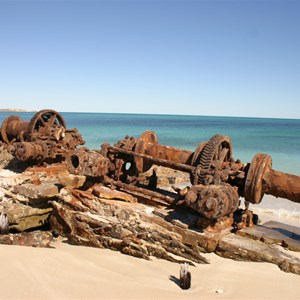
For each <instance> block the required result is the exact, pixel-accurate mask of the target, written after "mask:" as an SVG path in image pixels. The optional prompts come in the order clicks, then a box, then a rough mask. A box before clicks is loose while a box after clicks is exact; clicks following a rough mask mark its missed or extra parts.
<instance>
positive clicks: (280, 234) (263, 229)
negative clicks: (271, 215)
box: [237, 221, 300, 251]
mask: <svg viewBox="0 0 300 300" xmlns="http://www.w3.org/2000/svg"><path fill="white" fill-rule="evenodd" d="M237 234H238V235H240V236H244V237H248V238H252V239H254V240H259V241H263V242H264V243H266V244H276V245H281V246H283V247H285V248H287V249H289V250H292V251H300V229H299V228H298V227H295V226H291V225H287V224H283V223H280V222H275V221H269V222H267V223H265V224H263V225H257V226H254V227H248V228H243V229H242V230H239V231H238V232H237Z"/></svg>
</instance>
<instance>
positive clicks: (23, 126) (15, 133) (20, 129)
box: [1, 116, 28, 144]
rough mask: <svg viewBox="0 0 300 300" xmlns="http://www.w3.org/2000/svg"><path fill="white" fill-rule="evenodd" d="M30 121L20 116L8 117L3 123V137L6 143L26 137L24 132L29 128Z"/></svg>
mask: <svg viewBox="0 0 300 300" xmlns="http://www.w3.org/2000/svg"><path fill="white" fill-rule="evenodd" d="M27 127H28V122H25V121H23V120H22V119H21V118H20V117H18V116H9V117H7V118H6V119H5V120H4V121H3V122H2V125H1V137H2V140H3V141H4V142H5V143H6V144H11V143H12V142H14V141H16V140H18V141H22V140H23V139H24V134H25V132H26V130H27Z"/></svg>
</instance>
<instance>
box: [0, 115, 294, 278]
mask: <svg viewBox="0 0 300 300" xmlns="http://www.w3.org/2000/svg"><path fill="white" fill-rule="evenodd" d="M83 144H84V141H83V139H82V137H81V135H80V134H79V133H78V131H77V129H67V128H66V124H65V121H64V119H63V117H62V116H61V115H60V114H59V113H57V112H55V111H53V110H43V111H40V112H38V113H36V114H35V115H34V117H33V118H32V119H31V120H30V121H29V122H25V121H23V120H22V119H20V118H19V117H16V116H11V117H8V118H7V119H5V120H4V121H3V123H2V126H1V145H0V147H1V148H0V156H1V157H0V165H1V166H2V167H3V168H2V169H0V213H1V214H0V232H1V233H2V234H1V235H0V243H5V244H23V245H31V246H43V247H45V246H50V244H51V241H52V239H53V238H56V237H58V236H63V237H66V238H67V239H68V241H69V242H70V243H73V244H76V245H86V246H93V247H99V248H103V247H105V248H110V249H112V250H118V251H121V252H122V253H126V254H129V255H133V256H136V257H140V258H144V259H150V258H151V256H155V257H159V258H163V259H167V260H170V261H174V262H185V261H188V262H190V263H192V262H196V263H207V261H206V259H205V258H204V257H203V256H202V255H201V253H203V252H215V253H217V254H218V255H220V256H223V257H228V258H233V259H237V260H251V261H266V262H271V263H276V264H277V265H279V267H280V268H281V269H283V270H284V271H287V272H293V273H296V274H300V260H299V259H298V258H296V257H295V256H294V255H292V254H291V253H287V252H286V251H285V250H284V249H283V248H288V249H290V250H293V251H299V250H300V238H299V237H300V231H299V229H298V228H294V227H292V226H288V225H285V224H280V223H277V222H268V223H266V224H264V225H263V226H262V225H255V224H257V220H258V217H257V216H256V215H254V214H253V213H252V212H251V211H250V210H249V209H248V206H247V205H246V207H245V208H243V209H242V208H240V207H239V206H240V197H244V198H245V200H246V203H249V202H251V203H259V202H260V201H261V200H262V198H263V195H264V194H265V193H267V194H272V195H274V196H277V197H284V198H287V199H290V200H291V201H295V202H300V178H299V177H298V176H294V175H291V174H285V173H282V172H278V171H275V170H273V169H272V167H271V158H270V157H269V156H268V155H265V154H257V155H256V156H255V157H254V158H253V160H252V162H251V163H242V162H241V161H239V160H234V159H233V158H232V144H231V141H230V139H229V138H228V137H227V136H223V135H215V136H214V137H212V138H211V139H210V140H209V141H206V142H202V143H200V144H199V146H198V147H197V149H196V150H195V151H194V152H191V151H187V150H182V149H176V148H173V147H169V146H166V145H161V144H159V143H158V138H157V136H156V134H155V133H154V132H152V131H146V132H144V133H143V134H142V135H141V136H140V137H139V138H134V137H128V136H127V137H125V138H124V139H123V140H121V141H119V142H117V143H116V144H115V145H113V146H112V145H108V144H103V145H102V146H101V149H98V150H90V149H88V148H86V147H78V146H81V145H83ZM14 171H15V172H14ZM278 244H279V245H280V246H281V247H278Z"/></svg>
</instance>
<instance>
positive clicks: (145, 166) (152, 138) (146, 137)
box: [134, 131, 158, 173]
mask: <svg viewBox="0 0 300 300" xmlns="http://www.w3.org/2000/svg"><path fill="white" fill-rule="evenodd" d="M157 143H158V139H157V136H156V134H155V132H154V131H145V132H144V133H142V134H141V136H140V137H139V138H138V139H137V142H136V144H135V147H134V151H135V152H137V153H141V154H148V155H149V153H148V152H147V150H148V148H149V145H150V144H151V146H152V148H153V145H156V144H157ZM134 162H135V165H136V168H137V169H138V171H139V173H143V172H146V171H148V170H149V169H150V168H151V166H152V162H149V161H147V160H146V159H145V158H142V157H137V156H136V157H134Z"/></svg>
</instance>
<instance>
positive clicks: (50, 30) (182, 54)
mask: <svg viewBox="0 0 300 300" xmlns="http://www.w3.org/2000/svg"><path fill="white" fill-rule="evenodd" d="M0 108H22V109H27V110H40V109H46V108H48V109H55V110H57V111H60V112H66V111H74V112H75V111H76V112H77V111H79V112H81V111H82V112H113V113H151V114H152V113H153V114H181V115H182V114H183V115H210V116H247V117H278V118H297V119H299V118H300V0H294V1H293V0H283V1H277V0H274V1H269V0H264V1H263V0H261V1H259V0H258V1H250V0H239V1H234V0H230V1H226V0H223V1H222V0H219V1H214V0H211V1H208V0H207V1H203V0H198V1H197V0H194V1H191V0H182V1H180V0H173V1H172V0H161V1H159V0H152V1H151V0H131V1H126V0H123V1H121V0H119V1H117V0H110V1H108V0H107V1H104V0H103V1H101V0H98V1H97V0H93V1H89V0H82V1H80V0H74V1H72V0H66V1H61V0H35V1H26V0H23V1H22V0H18V1H15V0H9V1H6V0H0Z"/></svg>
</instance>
